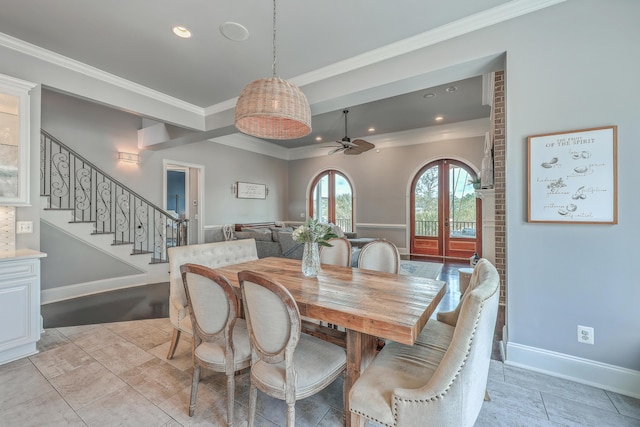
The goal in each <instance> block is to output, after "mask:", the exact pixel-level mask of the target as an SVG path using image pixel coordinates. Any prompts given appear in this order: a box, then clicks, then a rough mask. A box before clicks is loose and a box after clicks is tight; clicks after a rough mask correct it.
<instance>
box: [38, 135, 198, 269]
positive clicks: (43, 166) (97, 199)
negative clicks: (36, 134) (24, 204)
mask: <svg viewBox="0 0 640 427" xmlns="http://www.w3.org/2000/svg"><path fill="white" fill-rule="evenodd" d="M40 194H41V195H42V196H47V197H48V198H49V207H48V209H59V210H69V211H71V212H72V213H73V220H72V221H71V222H79V223H83V222H84V223H93V224H94V234H113V236H114V237H113V243H112V244H114V245H128V244H131V245H133V250H132V251H131V254H132V255H136V254H150V255H151V264H155V263H162V262H168V258H167V248H169V247H171V246H181V245H186V244H187V224H188V222H187V221H188V220H184V219H179V218H174V217H173V216H172V215H171V214H170V213H168V212H166V211H164V210H163V209H161V208H159V207H158V206H156V205H154V204H153V203H151V202H149V201H148V200H146V199H145V198H144V197H142V196H140V195H139V194H137V193H136V192H135V191H133V190H131V189H129V188H128V187H127V186H125V185H123V184H122V183H120V182H119V181H117V180H116V179H114V178H112V177H111V176H109V175H107V174H106V173H104V172H103V171H102V170H101V169H100V168H98V167H96V166H95V165H94V164H93V163H91V162H89V161H88V160H86V159H85V158H84V157H82V156H81V155H79V154H78V153H76V152H75V151H74V150H72V149H71V148H69V147H67V146H66V145H64V144H63V143H62V142H60V141H59V140H57V139H56V138H54V137H53V136H51V135H50V134H49V133H47V132H46V131H44V130H41V133H40Z"/></svg>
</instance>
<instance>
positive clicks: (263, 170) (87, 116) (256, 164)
mask: <svg viewBox="0 0 640 427" xmlns="http://www.w3.org/2000/svg"><path fill="white" fill-rule="evenodd" d="M141 126H142V120H141V118H140V117H138V116H135V115H133V114H130V113H126V112H122V111H118V110H114V109H111V108H108V107H105V106H102V105H98V104H95V103H91V102H87V101H83V100H80V99H77V98H73V97H70V96H67V95H63V94H60V93H57V92H53V91H49V90H47V91H44V92H43V96H42V128H43V129H44V130H46V131H47V132H49V133H50V134H52V135H53V136H54V137H56V138H57V139H59V140H60V141H61V142H62V143H64V144H66V145H68V146H69V147H71V148H72V149H74V150H75V151H77V152H78V153H79V154H80V155H82V156H84V157H86V158H87V159H88V160H89V161H91V162H93V163H94V164H95V165H96V166H97V167H99V168H101V169H102V170H104V171H105V172H106V173H108V174H111V175H113V176H114V178H116V179H118V180H120V181H121V182H122V183H123V184H125V185H127V186H129V187H130V188H131V189H133V190H134V191H136V192H137V193H139V194H140V195H142V196H143V197H146V198H147V199H148V200H149V201H150V202H152V203H154V204H157V205H158V206H162V200H163V199H162V176H163V173H164V172H163V165H162V161H163V159H169V160H172V161H178V162H185V163H192V164H197V165H202V166H204V171H205V180H204V194H205V200H204V201H200V203H204V221H203V225H205V226H206V225H215V224H218V225H219V224H225V223H235V222H261V221H276V220H281V219H282V218H284V216H285V212H286V211H285V207H286V198H287V180H288V173H287V162H286V161H284V160H279V159H276V158H273V157H268V156H264V155H261V154H256V153H252V152H248V151H243V150H239V149H236V148H233V147H229V146H226V145H222V144H218V143H215V142H212V141H202V142H197V143H192V144H188V145H183V146H180V147H174V148H170V149H166V150H160V151H148V150H146V151H145V150H142V151H141V150H138V133H137V132H138V129H140V128H141ZM118 151H125V152H131V153H137V152H141V162H140V164H139V165H135V164H130V163H122V162H118V161H117V155H118ZM236 181H247V182H256V183H260V184H266V185H267V187H268V188H269V195H268V196H267V198H266V199H265V200H248V199H237V198H236V197H235V195H234V194H232V193H231V190H230V187H231V185H232V184H233V183H235V182H236Z"/></svg>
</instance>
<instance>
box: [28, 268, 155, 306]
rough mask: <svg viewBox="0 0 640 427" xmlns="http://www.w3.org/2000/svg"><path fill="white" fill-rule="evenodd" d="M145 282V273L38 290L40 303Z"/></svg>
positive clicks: (133, 285)
mask: <svg viewBox="0 0 640 427" xmlns="http://www.w3.org/2000/svg"><path fill="white" fill-rule="evenodd" d="M147 284H148V283H147V275H146V274H134V275H132V276H122V277H114V278H112V279H103V280H95V281H93V282H85V283H77V284H74V285H68V286H60V287H58V288H52V289H43V290H42V291H40V304H50V303H52V302H58V301H64V300H67V299H72V298H78V297H84V296H87V295H93V294H98V293H100V292H107V291H115V290H116V289H125V288H133V287H135V286H142V285H147Z"/></svg>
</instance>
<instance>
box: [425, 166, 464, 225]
mask: <svg viewBox="0 0 640 427" xmlns="http://www.w3.org/2000/svg"><path fill="white" fill-rule="evenodd" d="M471 178H472V177H471V175H469V173H468V172H467V171H466V170H464V169H462V168H460V167H457V166H454V165H450V166H449V188H450V194H449V218H450V222H449V230H450V236H451V237H475V236H476V197H475V194H474V189H473V185H472V184H471V183H470V182H469V180H470V179H471ZM438 199H439V186H438V167H437V166H434V167H432V168H429V169H428V170H427V171H425V173H424V174H422V176H421V177H420V179H419V180H418V182H417V183H416V188H415V220H416V224H415V225H416V227H415V234H416V236H437V235H438V226H439V224H438Z"/></svg>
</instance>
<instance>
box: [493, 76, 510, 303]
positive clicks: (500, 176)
mask: <svg viewBox="0 0 640 427" xmlns="http://www.w3.org/2000/svg"><path fill="white" fill-rule="evenodd" d="M505 115H506V112H505V96H504V71H497V72H496V73H495V80H494V91H493V124H492V125H493V173H494V178H493V182H494V189H495V203H496V205H495V206H496V207H495V209H496V218H495V220H496V223H495V224H496V262H495V264H496V269H497V270H498V273H499V274H500V281H501V283H502V287H501V288H500V303H501V304H505V301H506V298H505V295H506V290H507V281H506V276H505V266H506V246H507V241H506V235H507V230H506V221H505V184H506V179H505V152H506V129H505V126H506V123H505Z"/></svg>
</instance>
